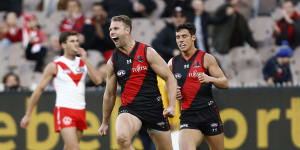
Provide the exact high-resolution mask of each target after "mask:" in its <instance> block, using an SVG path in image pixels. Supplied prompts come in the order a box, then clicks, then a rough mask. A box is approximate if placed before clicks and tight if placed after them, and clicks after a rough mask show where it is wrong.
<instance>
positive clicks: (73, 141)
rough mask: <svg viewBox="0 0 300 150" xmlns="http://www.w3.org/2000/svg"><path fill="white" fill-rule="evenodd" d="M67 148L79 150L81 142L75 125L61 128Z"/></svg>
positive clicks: (68, 149)
mask: <svg viewBox="0 0 300 150" xmlns="http://www.w3.org/2000/svg"><path fill="white" fill-rule="evenodd" d="M60 133H61V135H62V137H63V140H64V144H65V147H64V149H65V148H66V149H67V150H79V142H78V137H77V133H76V128H75V127H68V128H63V129H61V130H60Z"/></svg>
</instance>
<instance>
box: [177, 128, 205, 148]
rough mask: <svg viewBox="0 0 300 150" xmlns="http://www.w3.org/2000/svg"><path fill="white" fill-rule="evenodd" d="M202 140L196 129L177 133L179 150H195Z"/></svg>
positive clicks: (199, 132)
mask: <svg viewBox="0 0 300 150" xmlns="http://www.w3.org/2000/svg"><path fill="white" fill-rule="evenodd" d="M202 138H203V135H202V133H201V131H200V130H198V129H181V130H180V131H179V149H180V150H196V148H197V146H198V145H199V144H200V142H201V141H202Z"/></svg>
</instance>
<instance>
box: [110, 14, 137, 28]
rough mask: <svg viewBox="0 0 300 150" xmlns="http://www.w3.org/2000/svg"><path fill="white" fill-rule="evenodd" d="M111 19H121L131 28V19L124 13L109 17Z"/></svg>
mask: <svg viewBox="0 0 300 150" xmlns="http://www.w3.org/2000/svg"><path fill="white" fill-rule="evenodd" d="M111 21H121V22H123V23H124V24H125V25H126V26H127V27H129V28H130V31H131V29H132V21H131V19H130V18H129V17H128V16H126V15H119V16H114V17H112V18H111Z"/></svg>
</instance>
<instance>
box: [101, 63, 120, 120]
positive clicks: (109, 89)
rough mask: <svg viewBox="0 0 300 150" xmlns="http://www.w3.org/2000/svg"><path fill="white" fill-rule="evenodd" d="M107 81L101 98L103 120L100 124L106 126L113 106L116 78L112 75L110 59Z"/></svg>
mask: <svg viewBox="0 0 300 150" xmlns="http://www.w3.org/2000/svg"><path fill="white" fill-rule="evenodd" d="M106 71H107V81H106V89H105V92H104V96H103V119H102V123H105V124H108V123H109V118H110V115H111V112H112V110H113V108H114V106H115V101H116V91H117V78H116V75H115V74H114V69H113V64H112V62H111V59H110V60H109V61H108V63H107V69H106Z"/></svg>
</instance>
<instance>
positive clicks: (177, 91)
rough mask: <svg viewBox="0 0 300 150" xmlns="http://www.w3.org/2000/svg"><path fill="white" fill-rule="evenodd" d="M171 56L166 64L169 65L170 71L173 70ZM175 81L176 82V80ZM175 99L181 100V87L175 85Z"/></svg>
mask: <svg viewBox="0 0 300 150" xmlns="http://www.w3.org/2000/svg"><path fill="white" fill-rule="evenodd" d="M173 59H174V57H173V58H171V59H170V60H169V62H168V66H169V69H170V70H171V72H173ZM176 83H177V82H176ZM176 99H177V100H181V99H182V95H181V87H180V86H177V90H176Z"/></svg>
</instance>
